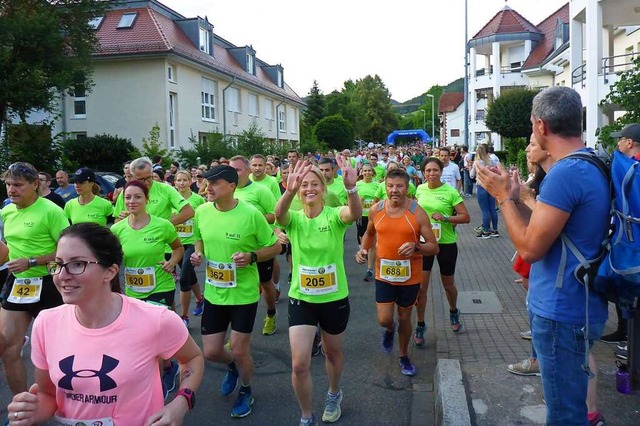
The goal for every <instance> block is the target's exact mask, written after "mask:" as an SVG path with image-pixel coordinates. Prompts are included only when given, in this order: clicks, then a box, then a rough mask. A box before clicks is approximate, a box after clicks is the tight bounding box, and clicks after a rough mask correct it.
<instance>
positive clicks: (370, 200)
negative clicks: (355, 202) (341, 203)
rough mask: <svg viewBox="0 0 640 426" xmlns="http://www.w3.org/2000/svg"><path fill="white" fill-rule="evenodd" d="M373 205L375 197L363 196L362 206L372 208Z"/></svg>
mask: <svg viewBox="0 0 640 426" xmlns="http://www.w3.org/2000/svg"><path fill="white" fill-rule="evenodd" d="M372 205H373V198H363V199H362V208H363V209H370V208H371V206H372Z"/></svg>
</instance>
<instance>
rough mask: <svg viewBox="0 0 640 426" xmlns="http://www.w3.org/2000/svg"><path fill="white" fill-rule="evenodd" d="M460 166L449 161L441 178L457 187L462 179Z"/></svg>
mask: <svg viewBox="0 0 640 426" xmlns="http://www.w3.org/2000/svg"><path fill="white" fill-rule="evenodd" d="M461 179H462V177H461V176H460V167H459V166H458V165H457V164H456V163H454V162H453V161H451V162H449V165H448V166H446V167H445V168H443V169H442V176H441V177H440V180H441V181H442V182H443V183H446V184H447V185H449V186H451V187H453V188H457V187H458V181H459V180H461Z"/></svg>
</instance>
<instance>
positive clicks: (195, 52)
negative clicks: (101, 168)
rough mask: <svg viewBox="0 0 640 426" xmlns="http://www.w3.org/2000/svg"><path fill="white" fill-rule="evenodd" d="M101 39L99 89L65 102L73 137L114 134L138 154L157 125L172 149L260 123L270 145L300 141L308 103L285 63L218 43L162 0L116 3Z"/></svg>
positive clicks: (101, 20) (205, 25)
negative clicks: (301, 121) (302, 112)
mask: <svg viewBox="0 0 640 426" xmlns="http://www.w3.org/2000/svg"><path fill="white" fill-rule="evenodd" d="M91 24H92V25H93V26H94V27H95V29H96V31H97V37H98V40H99V45H98V48H97V50H96V52H95V54H94V61H93V64H94V71H93V76H92V78H93V82H94V86H93V87H92V88H91V91H85V90H84V88H82V87H79V88H77V89H76V91H75V93H74V95H75V96H69V97H66V98H64V99H63V102H62V108H61V109H62V114H61V119H60V123H59V125H58V129H59V130H61V131H63V132H68V133H69V134H70V135H71V137H76V138H80V137H86V136H92V135H96V134H102V133H108V134H113V135H116V134H117V135H118V136H120V137H126V138H130V139H131V141H132V142H133V143H134V145H136V146H139V147H140V146H141V145H142V138H148V135H149V131H150V130H151V128H152V127H153V126H154V125H155V124H156V123H158V125H159V126H160V141H161V143H162V144H163V145H164V146H166V148H169V149H176V148H179V147H185V148H188V147H189V146H190V144H189V138H190V137H191V136H192V135H193V136H195V137H197V138H199V139H202V138H204V137H206V134H207V133H209V132H219V133H222V134H225V135H228V136H229V137H230V138H231V140H233V137H234V136H237V135H239V134H241V133H242V132H243V131H245V130H248V129H249V128H250V126H251V125H253V124H255V125H257V126H258V128H259V129H260V130H261V131H262V133H264V135H265V136H266V137H267V139H268V140H270V141H272V142H274V143H278V144H283V145H286V146H294V147H295V146H298V144H299V142H300V131H299V119H300V108H301V107H303V106H304V102H303V100H302V99H301V98H300V97H299V96H298V95H297V94H296V93H295V92H294V91H293V90H292V89H291V88H290V87H289V86H288V85H287V84H286V82H285V78H284V69H283V67H282V66H281V65H279V64H277V65H270V64H267V63H266V62H264V61H262V60H260V59H259V58H258V56H257V52H256V51H255V50H254V49H253V48H252V47H251V46H235V45H233V44H232V43H230V42H229V41H227V40H225V39H223V38H222V37H220V36H219V35H217V34H216V33H215V31H214V26H213V25H212V24H211V23H210V22H209V21H208V20H207V18H201V17H195V18H187V17H185V16H182V15H180V14H179V13H178V12H176V11H174V10H172V9H170V8H168V7H166V6H165V5H163V4H162V3H160V2H158V1H156V0H142V1H135V0H125V1H121V2H118V3H114V6H113V8H111V9H110V10H108V11H107V13H106V14H105V15H104V16H101V17H97V18H96V19H95V20H93V21H92V22H91Z"/></svg>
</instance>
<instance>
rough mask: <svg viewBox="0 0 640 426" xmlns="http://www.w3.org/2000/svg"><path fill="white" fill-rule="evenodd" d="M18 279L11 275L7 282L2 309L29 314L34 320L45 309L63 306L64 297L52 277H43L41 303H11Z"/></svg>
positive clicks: (3, 290)
mask: <svg viewBox="0 0 640 426" xmlns="http://www.w3.org/2000/svg"><path fill="white" fill-rule="evenodd" d="M15 280H16V277H15V276H14V275H13V274H9V276H8V277H7V281H6V282H5V283H4V288H3V289H2V309H6V310H7V311H21V312H28V313H29V314H30V315H31V316H32V317H33V318H35V317H37V316H38V314H39V313H40V311H42V310H44V309H50V308H55V307H56V306H60V305H62V303H63V302H62V296H61V295H60V293H59V292H58V289H57V288H56V285H55V284H54V283H53V277H52V276H51V275H45V276H44V277H42V291H41V292H40V301H38V302H35V303H11V302H9V301H8V300H7V298H9V296H10V295H11V289H12V288H13V283H14V281H15Z"/></svg>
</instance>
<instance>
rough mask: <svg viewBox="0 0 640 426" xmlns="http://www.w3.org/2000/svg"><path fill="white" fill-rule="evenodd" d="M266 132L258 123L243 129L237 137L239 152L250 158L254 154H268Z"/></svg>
mask: <svg viewBox="0 0 640 426" xmlns="http://www.w3.org/2000/svg"><path fill="white" fill-rule="evenodd" d="M267 151H268V147H267V145H266V137H265V134H264V133H262V130H261V129H260V127H259V126H258V125H257V124H256V123H252V124H251V125H250V126H249V128H248V129H247V130H243V131H242V133H241V134H240V135H238V137H237V153H238V154H240V155H244V156H245V157H247V158H249V157H251V156H252V155H254V154H262V155H267V154H268V153H267Z"/></svg>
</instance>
